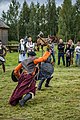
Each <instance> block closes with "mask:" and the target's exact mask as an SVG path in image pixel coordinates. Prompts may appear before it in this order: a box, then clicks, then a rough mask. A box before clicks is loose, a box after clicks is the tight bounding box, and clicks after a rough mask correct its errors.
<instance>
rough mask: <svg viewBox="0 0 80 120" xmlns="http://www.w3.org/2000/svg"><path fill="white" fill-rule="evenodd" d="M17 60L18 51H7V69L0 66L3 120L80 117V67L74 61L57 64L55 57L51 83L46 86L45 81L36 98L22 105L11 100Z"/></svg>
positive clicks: (69, 119)
mask: <svg viewBox="0 0 80 120" xmlns="http://www.w3.org/2000/svg"><path fill="white" fill-rule="evenodd" d="M37 54H38V53H37ZM39 55H41V53H39V54H38V56H39ZM56 56H57V54H56ZM17 63H18V53H8V54H7V56H6V72H5V73H3V72H2V69H1V66H0V120H80V68H78V67H75V65H73V66H70V67H67V68H66V67H64V66H63V65H62V63H61V65H60V66H57V57H56V65H55V67H54V74H53V76H54V77H53V79H52V81H51V82H50V85H51V86H52V87H50V88H47V89H46V88H45V87H44V84H45V83H44V84H43V86H42V90H41V91H36V96H35V98H34V99H33V100H30V101H28V102H27V103H26V105H25V107H23V108H21V107H20V106H19V105H17V106H15V107H12V106H10V105H9V104H8V101H9V98H10V95H11V94H12V91H13V90H14V89H15V87H16V85H17V83H14V82H13V81H12V80H11V72H12V70H13V69H14V67H15V66H17ZM38 82H39V81H37V84H38Z"/></svg>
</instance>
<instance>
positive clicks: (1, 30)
mask: <svg viewBox="0 0 80 120" xmlns="http://www.w3.org/2000/svg"><path fill="white" fill-rule="evenodd" d="M8 29H9V26H7V25H6V24H5V23H4V22H3V21H2V20H1V19H0V40H2V43H3V44H4V45H6V44H8Z"/></svg>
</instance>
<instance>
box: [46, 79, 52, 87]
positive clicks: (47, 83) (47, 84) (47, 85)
mask: <svg viewBox="0 0 80 120" xmlns="http://www.w3.org/2000/svg"><path fill="white" fill-rule="evenodd" d="M52 78H53V77H50V78H48V79H47V80H46V83H45V87H50V86H49V82H50V80H51V79H52Z"/></svg>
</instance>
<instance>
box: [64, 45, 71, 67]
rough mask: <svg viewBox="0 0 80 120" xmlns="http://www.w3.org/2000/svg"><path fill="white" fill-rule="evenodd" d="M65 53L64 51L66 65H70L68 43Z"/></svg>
mask: <svg viewBox="0 0 80 120" xmlns="http://www.w3.org/2000/svg"><path fill="white" fill-rule="evenodd" d="M65 53H66V67H68V66H70V60H71V49H70V44H67V45H66V49H65Z"/></svg>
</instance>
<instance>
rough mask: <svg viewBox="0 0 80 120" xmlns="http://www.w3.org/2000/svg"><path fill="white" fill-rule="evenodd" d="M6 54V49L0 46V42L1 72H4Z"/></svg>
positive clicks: (0, 43)
mask: <svg viewBox="0 0 80 120" xmlns="http://www.w3.org/2000/svg"><path fill="white" fill-rule="evenodd" d="M6 53H7V48H6V47H5V46H4V45H3V44H2V41H1V40H0V65H2V69H3V72H5V64H4V63H5V58H4V57H5V55H6Z"/></svg>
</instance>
